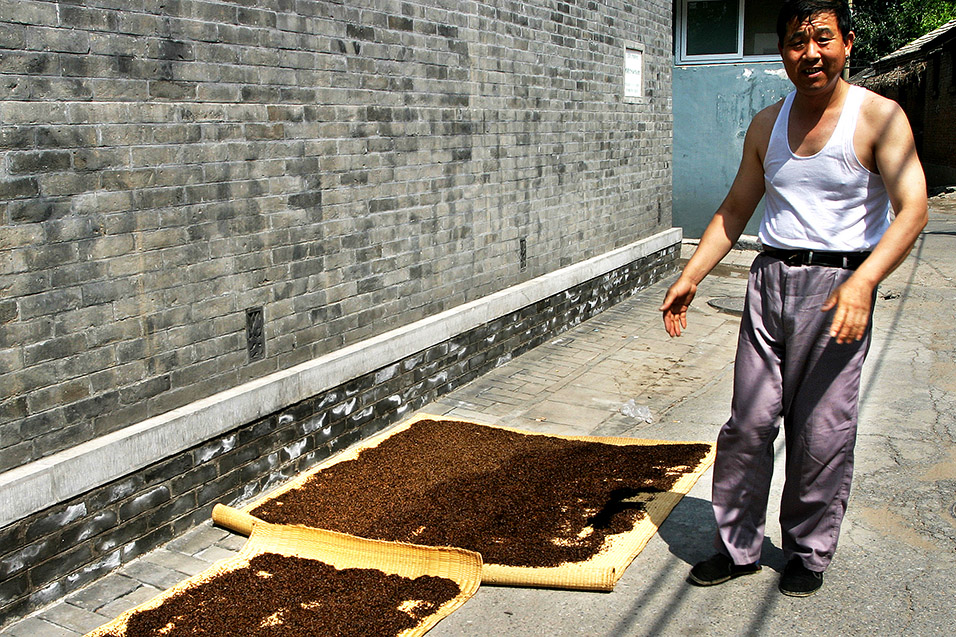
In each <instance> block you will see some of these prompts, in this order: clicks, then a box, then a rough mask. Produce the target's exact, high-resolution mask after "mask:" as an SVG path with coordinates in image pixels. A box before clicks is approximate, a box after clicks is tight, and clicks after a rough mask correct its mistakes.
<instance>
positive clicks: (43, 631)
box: [0, 616, 83, 637]
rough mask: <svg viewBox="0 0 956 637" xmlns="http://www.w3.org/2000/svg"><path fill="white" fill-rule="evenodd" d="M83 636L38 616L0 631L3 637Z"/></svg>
mask: <svg viewBox="0 0 956 637" xmlns="http://www.w3.org/2000/svg"><path fill="white" fill-rule="evenodd" d="M82 634H83V633H80V632H75V631H72V630H68V629H66V628H63V627H62V626H57V625H55V624H51V623H50V622H48V621H46V620H44V619H40V618H39V617H36V616H34V617H27V618H26V619H23V620H21V621H19V622H17V623H16V624H13V625H11V626H7V627H6V628H5V629H3V630H2V631H0V636H2V637H76V636H77V635H82Z"/></svg>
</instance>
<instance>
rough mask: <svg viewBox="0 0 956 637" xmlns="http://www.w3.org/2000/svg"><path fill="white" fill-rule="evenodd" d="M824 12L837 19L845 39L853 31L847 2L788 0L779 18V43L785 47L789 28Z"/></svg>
mask: <svg viewBox="0 0 956 637" xmlns="http://www.w3.org/2000/svg"><path fill="white" fill-rule="evenodd" d="M824 12H826V13H832V14H833V15H834V16H835V17H836V21H837V26H839V27H840V35H842V36H843V37H844V38H846V36H847V34H848V33H850V32H851V31H853V16H852V14H851V13H850V5H849V4H848V3H847V2H846V0H787V1H786V2H784V3H783V6H782V7H780V13H779V14H778V16H777V43H778V44H779V45H780V46H783V42H784V39H785V38H786V37H787V28H788V27H790V26H791V25H793V24H801V23H802V22H803V21H804V20H806V19H807V18H809V17H810V16H812V15H815V14H817V13H824Z"/></svg>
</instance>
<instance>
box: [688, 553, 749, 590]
mask: <svg viewBox="0 0 956 637" xmlns="http://www.w3.org/2000/svg"><path fill="white" fill-rule="evenodd" d="M759 570H760V564H758V563H756V562H754V563H753V564H734V562H733V560H731V559H730V558H729V557H727V556H726V555H724V554H723V553H718V554H717V555H714V556H713V557H711V558H710V559H706V560H704V561H703V562H698V563H697V564H696V565H695V566H694V568H692V569H690V581H692V582H693V583H695V584H697V585H698V586H714V585H715V584H723V583H724V582H726V581H728V580H732V579H733V578H735V577H740V576H741V575H752V574H753V573H756V572H757V571H759Z"/></svg>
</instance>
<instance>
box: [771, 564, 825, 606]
mask: <svg viewBox="0 0 956 637" xmlns="http://www.w3.org/2000/svg"><path fill="white" fill-rule="evenodd" d="M821 586H823V573H817V572H816V571H811V570H810V569H808V568H807V567H806V566H804V565H803V562H802V561H801V560H800V558H799V557H794V558H792V559H791V560H790V561H789V562H787V567H786V568H785V569H783V576H781V577H780V592H781V593H783V594H784V595H789V596H790V597H809V596H810V595H813V594H814V593H816V592H817V591H818V590H820V587H821Z"/></svg>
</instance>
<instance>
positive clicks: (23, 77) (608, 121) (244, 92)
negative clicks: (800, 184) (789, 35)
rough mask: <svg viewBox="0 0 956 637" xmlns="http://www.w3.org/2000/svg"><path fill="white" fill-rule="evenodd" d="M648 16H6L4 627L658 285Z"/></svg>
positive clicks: (0, 31)
mask: <svg viewBox="0 0 956 637" xmlns="http://www.w3.org/2000/svg"><path fill="white" fill-rule="evenodd" d="M670 25H671V6H670V3H669V2H663V1H648V2H639V3H633V2H628V1H625V0H608V1H605V2H592V1H584V0H581V1H578V2H558V1H548V0H531V1H524V2H522V1H517V0H516V1H511V2H509V1H504V2H496V3H493V4H491V3H484V2H468V1H467V0H466V1H462V0H454V1H452V0H409V1H402V2H399V1H390V0H364V1H351V0H350V1H349V2H332V1H309V0H270V1H268V2H266V1H265V0H245V1H238V0H237V1H236V2H203V1H201V0H163V1H161V0H123V1H122V2H120V1H119V0H86V1H85V2H82V3H78V2H77V3H73V2H65V1H64V2H44V1H33V0H0V291H2V296H0V493H3V497H2V498H0V617H4V618H6V619H9V618H10V617H14V616H16V615H17V614H22V613H24V612H27V611H29V610H30V609H32V608H35V607H36V606H38V605H42V604H43V603H45V602H47V601H50V600H51V599H54V598H56V597H57V596H59V595H62V594H64V593H66V592H68V591H70V590H73V589H75V588H77V587H79V586H82V585H83V584H85V583H87V582H89V581H91V580H92V579H94V578H96V577H98V576H100V575H102V574H104V573H105V572H108V571H109V570H110V569H111V568H115V567H116V566H118V565H119V564H121V563H123V562H125V561H128V560H129V559H132V558H134V557H136V556H137V555H141V554H142V553H143V552H145V551H147V550H149V549H150V548H152V547H154V546H156V545H157V544H158V543H161V542H162V541H165V540H167V539H169V538H170V537H172V536H173V535H174V534H176V533H179V532H181V531H183V530H185V529H186V528H188V527H189V526H191V525H193V524H195V523H197V522H198V521H201V520H204V519H208V512H209V509H210V508H211V506H212V504H214V503H215V502H217V501H225V502H235V501H238V500H241V499H242V498H244V497H250V496H251V495H253V494H255V493H257V492H259V491H260V490H261V489H263V488H267V487H268V486H269V485H271V484H274V483H275V482H276V481H277V480H282V479H284V478H286V477H288V476H289V475H291V474H292V473H294V472H295V471H298V470H301V469H302V468H305V467H308V466H310V465H311V464H314V463H315V462H317V461H319V460H320V459H321V458H323V457H325V456H327V455H328V454H330V453H332V452H334V451H336V450H338V449H340V448H342V447H343V446H344V445H346V444H348V443H350V442H352V441H354V440H356V439H357V438H359V437H361V436H364V435H367V434H368V433H370V432H371V431H375V430H377V429H380V428H381V427H382V426H384V425H385V424H387V423H388V422H393V421H394V420H395V419H396V418H398V417H400V416H401V415H402V414H404V413H408V412H409V411H410V410H412V409H415V408H417V407H420V406H421V405H423V404H426V403H427V402H428V401H430V400H434V398H435V397H437V396H438V395H440V394H441V393H442V392H444V391H448V390H450V389H452V388H454V387H455V386H458V385H459V384H461V383H463V382H467V381H468V380H470V379H472V378H474V377H475V376H476V375H477V374H479V373H482V372H483V371H486V370H487V369H490V368H491V367H494V366H495V365H499V364H502V363H503V362H505V361H507V360H508V359H509V358H510V357H511V356H514V355H517V354H520V353H521V352H523V351H526V350H527V349H528V348H529V347H533V346H534V345H536V344H537V343H540V342H542V340H543V339H546V338H548V337H550V336H552V335H553V334H555V333H557V332H559V331H561V330H563V329H567V327H569V326H571V325H573V324H575V323H576V322H579V321H581V320H584V319H585V318H587V317H589V316H592V315H593V314H594V313H595V312H598V311H600V310H601V309H603V308H605V307H608V305H609V304H611V303H613V302H616V301H617V300H619V299H620V298H623V297H624V296H626V295H627V294H630V293H632V292H633V291H635V290H636V289H639V288H640V287H643V286H646V285H648V284H650V283H651V282H653V281H654V280H656V279H657V278H660V277H661V276H663V275H664V274H665V273H666V272H668V271H670V270H671V269H672V268H673V265H674V263H675V261H676V259H677V255H678V247H679V242H680V232H679V231H676V230H672V229H671V210H670V200H671V191H670V184H671V165H670V162H671V133H672V127H671V121H672V119H671V112H670V109H671V69H672V53H671V51H672V49H671V26H670ZM626 47H632V48H636V49H637V50H640V51H642V52H643V60H644V66H643V69H642V71H643V73H642V77H643V96H642V97H637V98H630V99H625V98H624V59H625V49H626ZM0 621H2V620H0Z"/></svg>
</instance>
